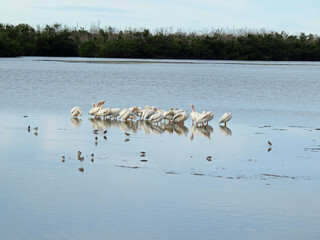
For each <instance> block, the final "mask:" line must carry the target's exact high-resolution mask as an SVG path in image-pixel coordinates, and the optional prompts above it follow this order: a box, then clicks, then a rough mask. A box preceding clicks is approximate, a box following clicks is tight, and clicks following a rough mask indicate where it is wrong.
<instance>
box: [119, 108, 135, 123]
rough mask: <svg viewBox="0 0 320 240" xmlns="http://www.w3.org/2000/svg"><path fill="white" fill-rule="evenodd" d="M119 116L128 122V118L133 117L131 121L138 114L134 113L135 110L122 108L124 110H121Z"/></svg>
mask: <svg viewBox="0 0 320 240" xmlns="http://www.w3.org/2000/svg"><path fill="white" fill-rule="evenodd" d="M119 118H121V119H124V120H125V122H127V121H128V118H129V119H131V121H132V119H135V118H136V116H135V115H134V114H133V112H132V110H131V109H127V108H125V109H124V110H122V111H121V112H120V114H119Z"/></svg>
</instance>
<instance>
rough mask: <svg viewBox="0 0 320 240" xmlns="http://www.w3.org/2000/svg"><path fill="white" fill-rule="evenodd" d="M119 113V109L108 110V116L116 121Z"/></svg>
mask: <svg viewBox="0 0 320 240" xmlns="http://www.w3.org/2000/svg"><path fill="white" fill-rule="evenodd" d="M120 112H121V109H120V108H111V109H110V116H111V117H113V118H115V119H117V117H118V116H119V114H120Z"/></svg>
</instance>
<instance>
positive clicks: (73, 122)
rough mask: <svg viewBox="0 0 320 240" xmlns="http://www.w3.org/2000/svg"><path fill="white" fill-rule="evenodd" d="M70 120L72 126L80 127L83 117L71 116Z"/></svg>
mask: <svg viewBox="0 0 320 240" xmlns="http://www.w3.org/2000/svg"><path fill="white" fill-rule="evenodd" d="M70 122H71V125H72V127H80V125H81V123H82V119H81V118H70Z"/></svg>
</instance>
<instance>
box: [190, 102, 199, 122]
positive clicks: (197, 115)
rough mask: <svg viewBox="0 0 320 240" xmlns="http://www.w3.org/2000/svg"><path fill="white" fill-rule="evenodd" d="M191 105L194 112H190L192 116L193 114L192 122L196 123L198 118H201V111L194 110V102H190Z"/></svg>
mask: <svg viewBox="0 0 320 240" xmlns="http://www.w3.org/2000/svg"><path fill="white" fill-rule="evenodd" d="M190 106H191V108H192V112H191V113H190V116H191V119H192V124H193V123H196V122H197V120H198V118H199V116H200V113H198V112H196V111H195V110H194V106H193V104H190Z"/></svg>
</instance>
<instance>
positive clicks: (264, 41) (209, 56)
mask: <svg viewBox="0 0 320 240" xmlns="http://www.w3.org/2000/svg"><path fill="white" fill-rule="evenodd" d="M0 36H1V40H0V57H17V56H52V57H92V58H126V59H164V60H166V59H177V60H183V59H191V60H237V61H320V37H318V36H317V35H313V34H309V35H306V34H304V33H300V35H298V36H296V35H289V34H287V33H285V32H281V33H278V32H264V31H261V32H249V31H243V32H241V34H239V33H232V32H231V33H230V32H229V33H228V32H222V31H220V30H216V31H212V32H210V33H184V32H174V33H172V32H165V31H158V32H156V33H152V32H150V30H148V29H142V30H136V29H128V30H124V31H122V30H120V31H119V30H116V29H115V28H111V27H109V28H106V29H101V28H100V29H93V30H91V31H87V30H84V29H79V30H76V29H69V28H66V27H62V26H61V25H59V24H55V25H53V26H49V25H46V27H45V28H43V29H37V30H35V29H34V28H32V27H31V26H29V25H27V24H19V25H16V26H13V25H9V24H7V25H5V24H1V23H0Z"/></svg>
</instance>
